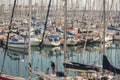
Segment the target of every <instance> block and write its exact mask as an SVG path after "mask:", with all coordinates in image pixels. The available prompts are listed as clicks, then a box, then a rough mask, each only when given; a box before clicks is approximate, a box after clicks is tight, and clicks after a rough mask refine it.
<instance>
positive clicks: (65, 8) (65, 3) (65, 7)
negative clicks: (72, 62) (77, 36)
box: [64, 0, 67, 75]
mask: <svg viewBox="0 0 120 80" xmlns="http://www.w3.org/2000/svg"><path fill="white" fill-rule="evenodd" d="M64 10H65V11H64V15H65V16H64V17H65V21H64V61H66V59H67V53H66V52H67V50H66V49H67V45H66V43H67V42H66V39H67V34H66V32H67V0H65V2H64ZM66 72H67V70H66V68H64V74H65V75H67V73H66Z"/></svg>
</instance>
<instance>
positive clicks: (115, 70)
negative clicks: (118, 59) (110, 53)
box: [103, 55, 120, 74]
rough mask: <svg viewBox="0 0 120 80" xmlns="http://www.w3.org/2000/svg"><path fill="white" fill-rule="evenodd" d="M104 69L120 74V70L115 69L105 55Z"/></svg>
mask: <svg viewBox="0 0 120 80" xmlns="http://www.w3.org/2000/svg"><path fill="white" fill-rule="evenodd" d="M103 69H106V70H108V71H111V72H114V73H116V74H120V69H118V68H116V67H114V66H113V65H111V64H110V62H109V61H108V59H107V57H106V56H105V55H103Z"/></svg>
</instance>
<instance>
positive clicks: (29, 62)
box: [27, 0, 32, 80]
mask: <svg viewBox="0 0 120 80" xmlns="http://www.w3.org/2000/svg"><path fill="white" fill-rule="evenodd" d="M31 10H32V0H29V38H28V42H29V45H28V79H27V80H30V78H31V77H30V75H31V42H30V27H31Z"/></svg>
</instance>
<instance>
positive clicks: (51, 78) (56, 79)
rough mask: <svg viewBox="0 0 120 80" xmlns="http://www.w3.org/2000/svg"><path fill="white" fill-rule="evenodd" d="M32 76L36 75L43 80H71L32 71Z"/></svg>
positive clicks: (70, 78)
mask: <svg viewBox="0 0 120 80" xmlns="http://www.w3.org/2000/svg"><path fill="white" fill-rule="evenodd" d="M32 72H33V74H36V75H38V76H39V77H40V78H42V79H44V80H72V79H73V78H72V77H56V76H52V75H49V74H45V73H44V72H41V71H32ZM32 80H39V78H37V77H36V78H33V79H32Z"/></svg>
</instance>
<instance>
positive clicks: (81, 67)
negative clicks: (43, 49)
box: [63, 62, 100, 71]
mask: <svg viewBox="0 0 120 80" xmlns="http://www.w3.org/2000/svg"><path fill="white" fill-rule="evenodd" d="M63 65H64V67H65V68H71V69H79V70H94V71H100V68H99V67H96V66H93V65H85V64H81V63H76V62H69V63H67V62H65V63H63Z"/></svg>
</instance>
